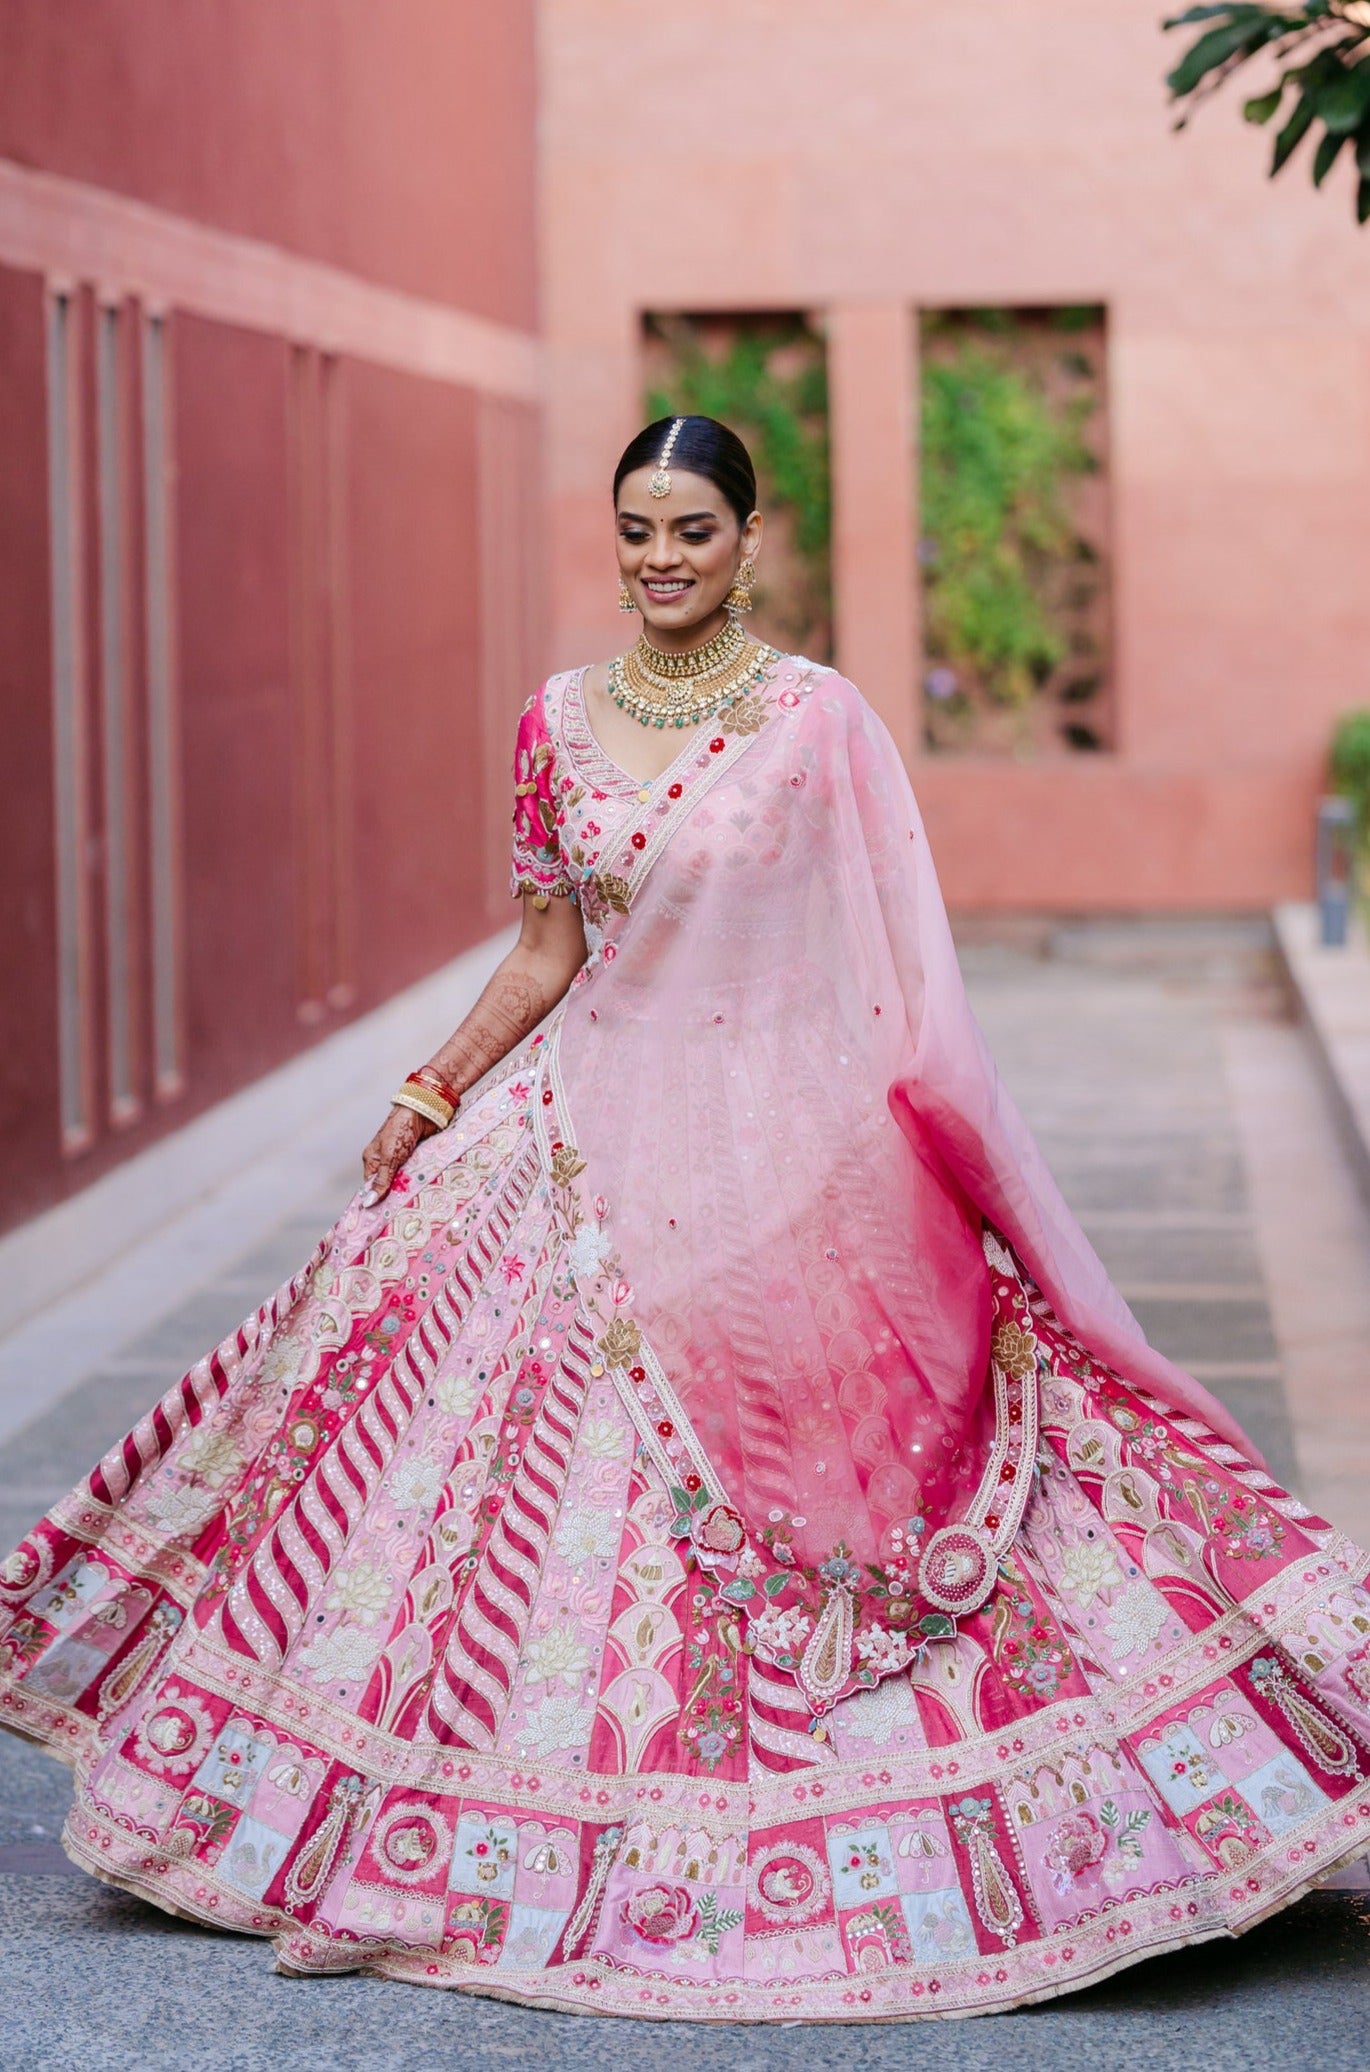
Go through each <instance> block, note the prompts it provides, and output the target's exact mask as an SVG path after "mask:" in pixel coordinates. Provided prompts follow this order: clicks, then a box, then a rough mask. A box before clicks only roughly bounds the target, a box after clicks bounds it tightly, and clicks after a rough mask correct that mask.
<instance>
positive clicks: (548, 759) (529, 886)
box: [510, 686, 576, 899]
mask: <svg viewBox="0 0 1370 2072" xmlns="http://www.w3.org/2000/svg"><path fill="white" fill-rule="evenodd" d="M555 766H556V756H555V751H554V750H553V747H552V740H551V734H550V732H549V730H548V725H547V706H546V687H545V686H544V687H543V689H541V690H538V691H535V692H534V694H533V696H532V697H531V698H530V699H529V700H528V703H527V704H526V705H525V706H524V708H523V712H522V714H521V715H520V718H519V730H518V743H517V746H516V748H515V750H514V854H513V868H512V871H511V874H510V890H511V892H512V893H513V896H514V898H515V899H518V898H519V897H521V895H522V894H523V893H525V892H531V893H533V894H534V896H535V897H537V898H540V899H574V898H575V896H576V894H575V887H574V885H573V884H572V883H571V881H570V879H569V878H568V876H567V873H566V867H565V864H564V862H563V860H562V853H561V842H560V840H559V837H558V827H559V824H560V820H561V810H560V808H559V806H558V804H557V799H556V793H555V789H554V784H555Z"/></svg>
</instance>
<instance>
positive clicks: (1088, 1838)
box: [1045, 1812, 1108, 1892]
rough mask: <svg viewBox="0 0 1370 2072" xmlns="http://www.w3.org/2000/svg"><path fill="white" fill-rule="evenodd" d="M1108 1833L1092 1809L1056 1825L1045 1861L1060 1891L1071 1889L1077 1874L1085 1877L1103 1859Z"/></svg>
mask: <svg viewBox="0 0 1370 2072" xmlns="http://www.w3.org/2000/svg"><path fill="white" fill-rule="evenodd" d="M1107 1848H1108V1836H1107V1834H1106V1833H1105V1832H1104V1830H1103V1829H1102V1828H1101V1827H1100V1825H1099V1823H1098V1821H1097V1820H1096V1819H1095V1818H1094V1815H1093V1814H1092V1813H1083V1812H1081V1813H1075V1814H1072V1815H1071V1816H1070V1818H1069V1819H1067V1820H1063V1821H1062V1822H1061V1824H1060V1826H1059V1827H1057V1828H1054V1829H1053V1830H1052V1833H1051V1837H1050V1839H1049V1841H1048V1843H1047V1852H1046V1857H1045V1862H1046V1865H1047V1868H1048V1869H1049V1870H1050V1871H1052V1872H1053V1873H1054V1874H1055V1875H1054V1878H1053V1883H1054V1884H1055V1887H1056V1890H1057V1891H1058V1892H1068V1891H1069V1890H1070V1887H1071V1885H1072V1883H1073V1882H1074V1881H1075V1880H1076V1879H1077V1878H1083V1877H1084V1876H1085V1875H1086V1874H1087V1873H1088V1872H1089V1871H1092V1870H1093V1869H1094V1868H1095V1866H1096V1865H1097V1864H1099V1863H1101V1862H1102V1860H1103V1857H1104V1853H1105V1851H1106V1850H1107Z"/></svg>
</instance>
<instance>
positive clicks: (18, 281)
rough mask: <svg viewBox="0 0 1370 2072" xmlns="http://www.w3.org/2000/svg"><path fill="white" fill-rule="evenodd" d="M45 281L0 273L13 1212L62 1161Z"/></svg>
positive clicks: (5, 978) (7, 1068)
mask: <svg viewBox="0 0 1370 2072" xmlns="http://www.w3.org/2000/svg"><path fill="white" fill-rule="evenodd" d="M42 396H43V284H42V282H41V281H40V280H39V279H38V278H37V277H36V275H33V274H21V273H13V272H10V271H8V270H6V269H4V268H0V454H3V455H4V465H3V466H0V567H3V571H4V580H3V581H0V714H3V723H4V741H5V750H4V758H3V771H4V775H3V780H0V893H2V895H3V896H0V1143H2V1144H3V1146H4V1192H5V1194H6V1195H9V1196H17V1199H18V1204H19V1206H18V1208H17V1211H16V1213H17V1214H19V1215H22V1214H23V1213H24V1207H25V1205H26V1204H27V1203H30V1202H33V1201H36V1200H40V1199H42V1198H43V1196H44V1195H45V1194H47V1193H50V1192H51V1190H52V1186H53V1177H52V1169H53V1166H54V1161H55V1160H56V1159H57V1158H58V1154H57V1150H56V1145H55V1141H54V1126H53V1118H54V1116H55V1115H56V1112H57V972H56V938H55V930H54V896H55V895H54V886H53V878H52V843H53V827H52V815H53V807H52V740H51V727H52V721H51V714H50V710H49V707H48V702H47V699H46V697H45V696H42V695H36V694H35V687H36V686H45V685H46V683H47V680H48V675H49V665H50V657H49V646H48V642H49V620H48V554H47V480H46V469H47V442H46V436H45V428H44V422H43V410H42Z"/></svg>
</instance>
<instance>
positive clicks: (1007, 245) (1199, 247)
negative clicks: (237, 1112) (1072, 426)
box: [542, 0, 1370, 911]
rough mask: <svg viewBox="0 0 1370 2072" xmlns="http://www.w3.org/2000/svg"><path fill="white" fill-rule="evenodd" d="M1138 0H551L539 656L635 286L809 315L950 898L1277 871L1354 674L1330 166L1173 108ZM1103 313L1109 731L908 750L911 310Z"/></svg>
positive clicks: (583, 621)
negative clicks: (817, 331) (1075, 745)
mask: <svg viewBox="0 0 1370 2072" xmlns="http://www.w3.org/2000/svg"><path fill="white" fill-rule="evenodd" d="M1160 12H1161V10H1159V9H1158V8H1157V7H1156V6H1155V5H1154V0H1109V4H1108V5H1107V6H1106V7H1101V6H1100V5H1099V4H1098V0H981V4H979V5H977V6H976V7H974V8H970V7H967V6H966V5H965V0H866V4H865V5H863V6H861V7H859V8H853V7H852V6H850V5H849V4H847V0H697V4H696V5H695V6H693V7H692V8H691V9H690V10H689V11H688V13H677V14H665V15H660V16H652V17H644V16H643V14H642V12H641V10H640V9H637V8H635V7H632V6H630V4H629V0H545V6H544V28H543V49H542V77H543V95H544V116H543V179H544V191H545V215H544V224H543V231H542V247H543V278H544V284H545V301H544V311H545V319H546V327H547V335H548V340H549V346H550V352H551V396H550V400H551V410H550V426H551V438H552V450H551V456H550V467H551V475H552V484H553V500H552V520H553V540H554V546H555V552H554V564H553V573H554V586H555V609H554V624H555V634H554V652H555V657H556V659H557V661H558V662H572V661H577V660H581V659H584V657H585V656H586V655H587V654H591V653H606V652H610V651H612V649H613V647H614V645H615V643H616V637H617V625H616V620H615V615H614V610H613V581H612V558H611V546H610V536H609V531H608V527H607V522H606V512H607V501H606V499H607V483H608V479H609V476H610V473H611V470H612V464H613V460H614V458H615V457H616V455H617V452H618V450H619V447H620V446H621V444H622V443H623V441H624V440H625V439H626V438H627V436H628V435H629V434H630V433H631V432H632V430H634V429H635V427H636V424H637V421H638V405H639V395H640V389H641V380H640V373H639V362H638V350H637V325H638V319H639V313H640V312H641V311H642V310H644V309H684V310H703V309H709V308H724V309H728V308H735V309H764V308H778V309H791V308H806V309H811V310H815V311H820V312H824V313H826V315H827V318H828V322H829V351H830V372H831V375H832V381H833V436H834V498H835V537H834V571H833V573H834V586H835V603H836V612H837V622H838V640H839V660H840V661H842V662H843V664H844V665H845V666H846V667H848V669H849V671H850V673H852V674H853V675H854V676H855V677H856V678H857V680H858V681H859V682H860V683H861V684H862V687H863V688H864V689H865V690H866V692H867V694H868V695H869V696H870V697H871V698H872V702H874V703H875V704H876V705H877V706H878V708H879V709H880V710H881V712H882V713H883V715H884V716H885V718H886V719H887V721H889V723H890V724H891V726H892V727H893V729H894V731H895V733H896V736H897V738H899V740H900V742H901V745H902V746H903V747H904V748H905V750H906V753H907V754H908V755H909V757H910V761H911V765H912V767H913V773H914V779H915V783H916V785H917V788H918V791H919V794H920V797H921V798H922V801H923V804H924V808H925V811H926V813H927V816H928V820H929V823H930V827H931V831H932V835H933V840H934V845H935V847H936V850H937V854H938V858H939V862H940V865H941V869H942V874H943V878H944V881H945V884H946V888H947V892H948V896H949V898H950V899H951V900H952V901H953V903H955V904H957V905H959V906H962V907H967V908H992V907H1019V908H1034V907H1035V908H1041V907H1048V908H1058V909H1067V910H1080V911H1087V910H1108V909H1114V910H1126V909H1144V908H1166V907H1171V908H1183V907H1193V908H1205V907H1207V908H1216V907H1221V908H1241V907H1258V906H1262V905H1264V904H1266V903H1268V902H1269V901H1271V900H1273V899H1276V898H1279V897H1283V896H1287V895H1289V894H1293V893H1298V892H1302V891H1304V890H1306V888H1307V886H1308V882H1309V874H1310V867H1311V846H1312V845H1311V831H1310V822H1311V808H1312V802H1313V799H1314V797H1315V795H1316V792H1317V789H1318V786H1319V783H1320V781H1321V775H1322V764H1323V758H1324V754H1325V749H1326V743H1327V737H1328V731H1329V727H1330V724H1331V722H1332V719H1333V718H1334V716H1335V715H1336V714H1337V713H1338V712H1340V711H1342V710H1343V709H1344V708H1345V707H1346V706H1348V705H1350V704H1354V703H1365V702H1367V701H1370V581H1367V580H1366V575H1365V541H1366V539H1367V537H1370V270H1368V269H1367V267H1366V263H1365V260H1366V253H1367V249H1370V248H1368V247H1367V245H1366V242H1365V237H1364V235H1362V236H1361V237H1360V238H1359V239H1358V237H1357V234H1356V232H1355V229H1354V227H1353V225H1352V223H1351V220H1350V211H1349V202H1348V197H1347V192H1346V188H1345V185H1344V183H1340V182H1336V181H1334V182H1332V183H1329V188H1335V191H1324V193H1323V194H1322V195H1321V196H1317V195H1314V194H1313V193H1312V192H1311V190H1310V189H1309V187H1308V183H1307V175H1306V171H1305V170H1303V169H1300V168H1294V169H1291V170H1290V171H1289V172H1288V173H1286V174H1285V175H1284V176H1283V177H1282V179H1281V180H1280V181H1279V182H1278V183H1276V184H1275V185H1273V186H1272V185H1270V184H1269V183H1267V181H1266V180H1265V177H1264V170H1265V165H1264V162H1265V158H1266V155H1267V153H1268V149H1269V140H1268V138H1267V137H1265V136H1264V135H1263V134H1262V133H1258V132H1254V131H1252V130H1250V129H1248V128H1246V127H1244V126H1243V124H1242V123H1241V121H1240V115H1239V108H1238V106H1237V104H1236V98H1235V97H1234V96H1228V98H1227V99H1226V100H1225V101H1223V102H1220V103H1218V104H1215V105H1214V106H1213V107H1211V108H1209V109H1207V110H1206V111H1205V112H1204V114H1203V116H1202V117H1201V119H1200V120H1199V121H1198V123H1197V125H1196V127H1195V128H1194V129H1192V130H1191V131H1190V132H1189V133H1188V134H1187V135H1185V136H1183V137H1176V136H1173V135H1172V134H1171V133H1170V129H1169V117H1168V115H1167V111H1166V108H1165V103H1164V95H1163V88H1162V85H1161V80H1162V75H1163V73H1164V71H1165V69H1166V67H1167V65H1168V64H1169V63H1172V62H1173V61H1174V56H1175V52H1176V49H1177V48H1178V46H1177V43H1176V40H1175V39H1173V38H1164V37H1162V36H1161V35H1160V34H1159V32H1158V16H1159V13H1160ZM1096 301H1097V302H1103V303H1106V304H1107V306H1108V311H1109V324H1110V340H1111V347H1110V350H1111V361H1110V369H1109V379H1110V396H1111V411H1112V417H1113V440H1112V452H1111V479H1112V500H1113V510H1112V517H1113V526H1114V536H1115V539H1116V543H1117V566H1116V572H1115V590H1114V610H1115V619H1116V626H1117V634H1116V645H1115V657H1114V661H1115V674H1116V680H1117V691H1118V700H1117V706H1118V716H1119V745H1118V749H1117V752H1116V753H1114V754H1111V755H1107V756H1101V757H1093V758H1084V757H1070V758H1062V759H1060V760H1051V761H1041V762H1038V763H1035V764H1032V765H1023V764H1014V763H1008V764H1004V763H996V762H989V761H985V760H983V759H979V758H974V757H946V756H938V757H936V758H933V757H929V756H926V755H920V754H919V753H918V752H917V749H916V747H915V741H916V733H917V728H916V707H915V698H916V690H915V686H916V681H917V673H918V671H917V659H916V658H917V653H918V641H917V611H916V585H915V580H914V574H913V569H912V560H911V548H912V542H913V538H914V530H913V525H912V523H911V518H910V512H911V509H912V496H913V484H914V481H915V477H916V468H915V463H914V457H913V454H912V451H911V439H912V418H913V411H912V396H913V383H914V368H913V360H912V348H911V343H910V339H911V333H912V322H911V316H912V312H913V311H914V309H916V308H917V307H918V306H919V305H923V306H927V307H944V306H955V305H961V304H1035V303H1044V302H1096Z"/></svg>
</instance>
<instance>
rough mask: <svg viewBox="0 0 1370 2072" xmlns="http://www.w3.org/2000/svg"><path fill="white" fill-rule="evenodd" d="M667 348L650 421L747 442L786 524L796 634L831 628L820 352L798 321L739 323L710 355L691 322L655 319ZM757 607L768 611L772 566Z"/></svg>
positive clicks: (763, 486) (652, 327) (651, 397)
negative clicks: (717, 424) (690, 420)
mask: <svg viewBox="0 0 1370 2072" xmlns="http://www.w3.org/2000/svg"><path fill="white" fill-rule="evenodd" d="M648 328H649V331H650V333H651V334H652V335H654V336H655V337H656V338H658V339H660V340H662V341H663V342H664V343H665V345H666V346H667V347H668V349H669V352H670V358H671V369H670V378H669V386H665V385H662V384H659V383H653V384H652V385H651V387H650V388H649V389H648V392H647V399H646V400H647V414H648V418H649V419H654V418H658V417H668V416H670V415H671V414H672V413H673V412H677V411H688V412H691V413H698V414H700V415H702V416H705V417H716V418H719V419H720V420H721V421H722V422H723V423H724V424H727V425H731V426H732V428H733V430H734V431H736V432H737V433H738V434H739V435H740V436H741V437H742V438H743V439H745V440H746V442H747V446H748V449H749V450H750V452H751V455H752V459H753V462H754V463H755V466H756V472H757V480H758V484H759V488H760V493H761V498H762V503H763V505H764V506H765V507H766V508H767V509H768V510H770V511H772V512H777V511H778V512H781V513H783V514H784V515H785V517H786V519H787V520H788V526H789V532H790V537H791V540H792V542H793V547H794V552H795V555H796V557H797V559H798V561H799V564H800V569H801V573H802V578H803V581H802V585H801V588H802V591H803V593H804V594H803V595H801V596H800V597H798V598H795V599H792V600H791V601H790V605H789V610H788V614H787V617H788V619H789V620H790V622H791V630H794V631H799V630H801V629H802V628H805V627H812V626H814V625H816V624H822V625H826V622H827V621H828V619H829V617H830V613H831V603H830V586H829V563H828V554H829V546H830V542H831V534H832V505H831V496H830V491H829V483H828V378H827V366H826V362H825V358H824V353H823V345H822V341H821V339H819V338H818V337H817V336H816V335H815V333H814V332H813V331H812V330H811V329H810V328H809V327H808V325H807V324H806V323H805V322H804V321H803V320H802V319H800V318H796V319H793V320H779V321H777V320H776V319H773V318H767V319H761V320H758V321H757V322H755V323H750V322H748V321H747V320H746V319H739V320H738V322H737V324H736V326H735V328H734V329H733V330H732V332H731V336H730V337H729V338H728V341H727V343H726V346H725V348H724V349H723V350H722V351H721V352H720V351H717V350H715V351H710V350H708V349H707V348H706V346H705V343H704V341H703V339H702V338H701V336H700V334H699V329H698V326H697V325H696V323H695V322H693V321H692V320H691V319H690V318H689V317H664V316H658V317H652V318H650V319H649V320H648ZM762 575H763V581H762V584H761V585H760V586H759V587H758V591H757V602H758V605H759V606H761V607H762V608H763V609H764V607H765V605H766V602H767V595H768V593H767V589H766V585H765V565H764V563H763V570H762Z"/></svg>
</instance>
